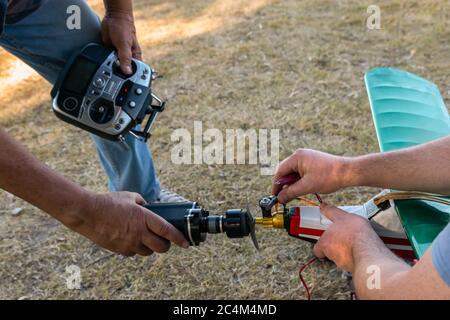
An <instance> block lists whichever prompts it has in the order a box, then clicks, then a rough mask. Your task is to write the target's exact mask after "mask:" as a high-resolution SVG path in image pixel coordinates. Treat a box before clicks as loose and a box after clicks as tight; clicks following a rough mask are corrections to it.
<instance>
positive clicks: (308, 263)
mask: <svg viewBox="0 0 450 320" xmlns="http://www.w3.org/2000/svg"><path fill="white" fill-rule="evenodd" d="M316 260H317V258H316V257H314V258H312V259H311V260H309V261H308V262H307V263H305V264H304V265H302V266H301V267H300V269H299V270H298V277H299V278H300V282H301V283H302V285H303V287H304V288H305V290H306V298H307V299H308V300H311V292H310V291H309V287H308V284H307V283H306V281H305V279H304V278H303V275H302V272H303V271H305V269H306V268H307V267H308V266H310V265H311V264H313V262H315V261H316Z"/></svg>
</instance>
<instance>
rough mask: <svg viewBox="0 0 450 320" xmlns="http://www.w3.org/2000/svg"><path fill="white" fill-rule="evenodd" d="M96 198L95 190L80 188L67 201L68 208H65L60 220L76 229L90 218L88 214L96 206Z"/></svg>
mask: <svg viewBox="0 0 450 320" xmlns="http://www.w3.org/2000/svg"><path fill="white" fill-rule="evenodd" d="M95 199H96V194H95V193H94V192H91V191H88V190H86V189H83V188H79V190H77V191H76V192H75V193H74V194H73V196H72V197H71V201H70V202H69V203H67V208H66V209H64V211H63V213H62V214H61V216H60V217H58V220H59V221H61V223H62V224H64V225H65V226H67V227H68V228H70V229H72V230H76V229H77V228H78V227H79V226H80V225H82V224H84V223H85V222H86V220H87V219H88V218H89V217H87V216H86V214H87V212H90V210H91V208H93V207H94V206H95V201H96V200H95Z"/></svg>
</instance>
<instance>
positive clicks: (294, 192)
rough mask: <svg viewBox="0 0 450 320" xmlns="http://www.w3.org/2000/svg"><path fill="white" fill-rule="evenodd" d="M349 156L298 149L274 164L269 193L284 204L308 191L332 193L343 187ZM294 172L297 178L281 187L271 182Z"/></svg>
mask: <svg viewBox="0 0 450 320" xmlns="http://www.w3.org/2000/svg"><path fill="white" fill-rule="evenodd" d="M349 161H350V159H349V158H345V157H338V156H333V155H331V154H327V153H323V152H319V151H315V150H309V149H298V150H297V151H295V152H294V153H293V154H292V155H291V156H290V157H288V158H286V159H285V160H284V161H282V162H281V163H280V165H279V166H278V169H277V172H276V173H275V176H274V177H273V180H272V194H277V193H278V192H279V194H278V201H280V202H281V203H286V202H289V201H291V200H292V199H294V198H296V197H298V196H302V195H305V194H308V193H332V192H335V191H337V190H339V189H341V188H344V187H345V186H346V177H347V164H348V162H349ZM291 173H298V174H299V175H300V177H301V178H300V180H298V181H297V182H296V183H294V184H292V185H290V186H285V187H284V188H283V189H282V190H281V191H280V189H281V187H280V186H279V185H277V184H276V183H275V182H276V181H277V180H278V179H280V178H281V177H283V176H286V175H288V174H291Z"/></svg>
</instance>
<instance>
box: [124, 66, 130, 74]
mask: <svg viewBox="0 0 450 320" xmlns="http://www.w3.org/2000/svg"><path fill="white" fill-rule="evenodd" d="M125 72H126V73H127V74H130V73H131V67H130V66H126V67H125Z"/></svg>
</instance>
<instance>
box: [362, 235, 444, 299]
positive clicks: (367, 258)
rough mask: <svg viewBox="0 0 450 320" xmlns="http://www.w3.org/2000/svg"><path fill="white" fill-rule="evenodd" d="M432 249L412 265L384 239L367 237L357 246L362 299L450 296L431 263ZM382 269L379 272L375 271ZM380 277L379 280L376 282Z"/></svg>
mask: <svg viewBox="0 0 450 320" xmlns="http://www.w3.org/2000/svg"><path fill="white" fill-rule="evenodd" d="M431 250H432V249H431V248H430V249H428V250H427V252H426V253H425V254H424V255H423V256H422V257H421V259H420V260H419V262H417V263H416V264H415V265H414V266H413V267H411V266H409V265H407V264H406V263H405V262H404V261H402V260H400V259H399V258H398V257H396V256H395V255H394V254H393V253H392V252H390V251H389V250H388V249H387V248H386V247H385V246H384V245H383V244H382V243H381V241H379V242H377V241H373V240H371V239H366V241H365V243H364V245H363V247H361V246H360V247H359V248H357V247H355V254H354V264H355V270H354V272H353V282H354V284H355V289H356V294H357V296H358V298H360V299H386V300H392V299H396V300H399V299H408V300H411V299H446V300H448V299H450V288H449V287H448V286H447V284H446V283H445V282H444V281H443V280H442V278H441V277H440V275H439V274H438V272H437V271H436V268H435V267H434V265H433V262H432V255H431ZM376 272H379V274H378V275H376V274H375V273H376ZM376 277H378V280H379V283H377V280H376Z"/></svg>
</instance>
